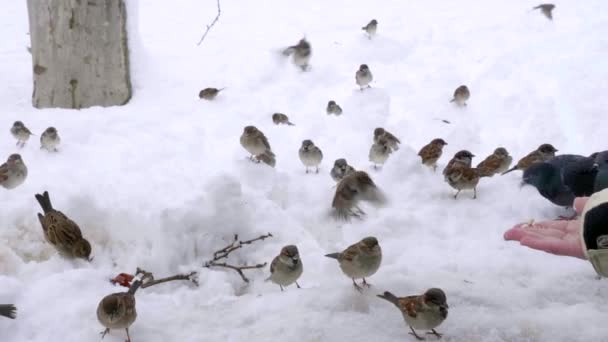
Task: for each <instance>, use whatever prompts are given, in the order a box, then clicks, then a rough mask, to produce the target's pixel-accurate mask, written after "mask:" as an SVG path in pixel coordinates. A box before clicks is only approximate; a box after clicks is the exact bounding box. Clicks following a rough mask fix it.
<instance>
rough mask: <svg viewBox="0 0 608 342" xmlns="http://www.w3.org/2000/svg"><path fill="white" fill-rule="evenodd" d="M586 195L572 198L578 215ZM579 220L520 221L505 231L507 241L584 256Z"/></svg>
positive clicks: (553, 252)
mask: <svg viewBox="0 0 608 342" xmlns="http://www.w3.org/2000/svg"><path fill="white" fill-rule="evenodd" d="M587 200H588V197H578V198H576V199H575V200H574V209H575V210H576V213H577V214H578V215H580V214H581V213H582V211H583V208H584V207H585V204H586V203H587ZM581 229H582V227H581V221H580V220H579V219H577V220H559V221H543V222H530V223H520V224H517V225H515V226H514V227H513V228H511V229H509V230H508V231H506V232H505V234H504V238H505V240H507V241H513V240H515V241H519V243H520V244H522V245H523V246H526V247H530V248H533V249H538V250H541V251H544V252H547V253H551V254H556V255H565V256H572V257H577V258H581V259H586V258H585V252H584V251H583V244H582V243H581Z"/></svg>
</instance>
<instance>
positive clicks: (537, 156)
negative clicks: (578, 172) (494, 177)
mask: <svg viewBox="0 0 608 342" xmlns="http://www.w3.org/2000/svg"><path fill="white" fill-rule="evenodd" d="M555 152H557V149H556V148H555V147H553V145H551V144H542V145H540V146H539V147H538V148H537V149H536V150H534V151H532V152H530V153H528V155H527V156H525V157H523V158H521V159H520V160H519V161H518V162H517V164H516V165H515V166H513V167H512V168H510V169H509V170H507V171H505V172H503V173H502V174H503V175H504V174H507V173H509V172H511V171H515V170H522V171H526V169H527V168H529V167H530V165H532V164H534V163H540V162H544V161H548V160H550V159H551V158H553V157H555Z"/></svg>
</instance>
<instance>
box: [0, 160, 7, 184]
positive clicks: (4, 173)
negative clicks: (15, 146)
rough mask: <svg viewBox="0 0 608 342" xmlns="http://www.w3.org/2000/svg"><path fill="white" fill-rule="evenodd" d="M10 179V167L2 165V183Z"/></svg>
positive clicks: (0, 180) (0, 175)
mask: <svg viewBox="0 0 608 342" xmlns="http://www.w3.org/2000/svg"><path fill="white" fill-rule="evenodd" d="M7 179H8V165H7V164H6V163H4V164H2V165H0V182H4V181H6V180H7Z"/></svg>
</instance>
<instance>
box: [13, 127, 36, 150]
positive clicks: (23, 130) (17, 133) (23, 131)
mask: <svg viewBox="0 0 608 342" xmlns="http://www.w3.org/2000/svg"><path fill="white" fill-rule="evenodd" d="M11 134H12V135H13V137H15V139H17V146H19V147H24V146H25V143H26V142H27V141H28V139H29V138H30V135H33V134H32V132H30V130H29V129H28V128H27V127H25V125H24V124H23V122H21V121H15V123H13V127H11Z"/></svg>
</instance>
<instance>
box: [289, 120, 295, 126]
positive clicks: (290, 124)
mask: <svg viewBox="0 0 608 342" xmlns="http://www.w3.org/2000/svg"><path fill="white" fill-rule="evenodd" d="M287 125H288V126H295V124H293V123H291V122H289V121H287Z"/></svg>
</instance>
